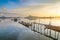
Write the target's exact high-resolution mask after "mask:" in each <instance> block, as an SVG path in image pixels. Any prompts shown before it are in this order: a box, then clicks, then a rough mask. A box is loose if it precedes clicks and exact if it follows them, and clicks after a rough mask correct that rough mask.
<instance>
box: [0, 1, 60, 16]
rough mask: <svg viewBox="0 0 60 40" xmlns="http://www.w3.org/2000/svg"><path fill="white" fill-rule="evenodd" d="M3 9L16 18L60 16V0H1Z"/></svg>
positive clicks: (0, 5)
mask: <svg viewBox="0 0 60 40" xmlns="http://www.w3.org/2000/svg"><path fill="white" fill-rule="evenodd" d="M3 7H5V8H6V9H7V10H8V11H7V12H9V14H8V15H10V14H11V13H14V14H13V15H14V16H28V15H33V16H60V0H0V11H1V9H2V8H3ZM16 14H17V15H16ZM11 15H12V14H11ZM13 15H12V16H13Z"/></svg>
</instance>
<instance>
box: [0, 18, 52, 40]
mask: <svg viewBox="0 0 60 40" xmlns="http://www.w3.org/2000/svg"><path fill="white" fill-rule="evenodd" d="M0 40H52V39H50V38H48V37H45V36H43V35H41V34H38V33H36V32H33V31H31V30H30V29H29V28H26V27H25V26H23V25H21V24H19V23H18V22H14V21H11V20H10V19H7V20H6V19H5V20H2V21H1V22H0Z"/></svg>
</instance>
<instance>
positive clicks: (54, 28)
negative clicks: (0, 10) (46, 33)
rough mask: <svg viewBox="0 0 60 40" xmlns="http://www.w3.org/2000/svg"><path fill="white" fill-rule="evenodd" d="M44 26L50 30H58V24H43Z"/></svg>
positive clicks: (59, 30) (59, 28)
mask: <svg viewBox="0 0 60 40" xmlns="http://www.w3.org/2000/svg"><path fill="white" fill-rule="evenodd" d="M45 27H46V28H47V29H51V30H54V31H58V32H60V26H53V25H45Z"/></svg>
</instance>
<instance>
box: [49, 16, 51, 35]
mask: <svg viewBox="0 0 60 40" xmlns="http://www.w3.org/2000/svg"><path fill="white" fill-rule="evenodd" d="M49 25H51V17H50V21H49ZM50 28H51V27H50ZM50 36H51V29H50Z"/></svg>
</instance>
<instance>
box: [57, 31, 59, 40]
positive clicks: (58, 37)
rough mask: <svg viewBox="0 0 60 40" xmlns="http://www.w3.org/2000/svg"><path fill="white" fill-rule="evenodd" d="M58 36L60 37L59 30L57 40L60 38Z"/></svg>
mask: <svg viewBox="0 0 60 40" xmlns="http://www.w3.org/2000/svg"><path fill="white" fill-rule="evenodd" d="M58 38H59V32H58V35H57V40H58Z"/></svg>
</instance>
